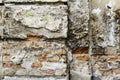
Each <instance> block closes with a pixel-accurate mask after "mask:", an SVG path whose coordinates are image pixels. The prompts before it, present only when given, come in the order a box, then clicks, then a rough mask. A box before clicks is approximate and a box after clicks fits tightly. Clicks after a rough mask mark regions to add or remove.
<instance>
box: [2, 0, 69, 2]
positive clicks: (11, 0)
mask: <svg viewBox="0 0 120 80" xmlns="http://www.w3.org/2000/svg"><path fill="white" fill-rule="evenodd" d="M4 2H67V0H4Z"/></svg>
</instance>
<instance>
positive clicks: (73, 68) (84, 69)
mask: <svg viewBox="0 0 120 80" xmlns="http://www.w3.org/2000/svg"><path fill="white" fill-rule="evenodd" d="M72 54H73V55H72V57H73V59H72V62H71V64H70V73H71V80H91V79H90V78H91V72H90V70H89V55H88V48H86V47H85V48H78V49H76V50H73V51H72Z"/></svg>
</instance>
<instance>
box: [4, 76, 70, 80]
mask: <svg viewBox="0 0 120 80" xmlns="http://www.w3.org/2000/svg"><path fill="white" fill-rule="evenodd" d="M3 80H68V78H67V77H61V78H57V77H46V78H34V77H30V78H27V77H8V76H6V77H5V78H4V79H3Z"/></svg>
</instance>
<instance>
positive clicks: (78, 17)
mask: <svg viewBox="0 0 120 80" xmlns="http://www.w3.org/2000/svg"><path fill="white" fill-rule="evenodd" d="M68 6H69V12H70V14H69V31H68V33H69V34H68V37H69V41H68V44H69V46H70V47H71V48H77V47H87V46H88V28H89V27H88V20H89V5H88V0H69V2H68Z"/></svg>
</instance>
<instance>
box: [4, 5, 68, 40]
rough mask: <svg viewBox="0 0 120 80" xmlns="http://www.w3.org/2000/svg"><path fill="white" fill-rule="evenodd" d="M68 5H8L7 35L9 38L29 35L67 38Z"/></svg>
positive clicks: (6, 17)
mask: <svg viewBox="0 0 120 80" xmlns="http://www.w3.org/2000/svg"><path fill="white" fill-rule="evenodd" d="M66 10H67V6H66V5H6V8H5V14H6V15H5V33H6V34H7V35H6V36H8V37H14V38H27V35H29V34H30V35H37V36H45V37H47V38H58V37H67V24H68V22H67V12H66Z"/></svg>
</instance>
